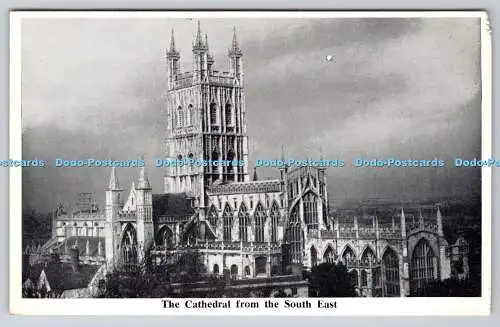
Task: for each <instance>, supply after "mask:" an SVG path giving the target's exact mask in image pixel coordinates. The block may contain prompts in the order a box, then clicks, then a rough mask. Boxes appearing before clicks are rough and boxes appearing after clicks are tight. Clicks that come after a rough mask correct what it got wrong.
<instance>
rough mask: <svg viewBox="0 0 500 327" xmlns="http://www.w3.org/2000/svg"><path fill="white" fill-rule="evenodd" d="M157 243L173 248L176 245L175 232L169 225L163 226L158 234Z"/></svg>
mask: <svg viewBox="0 0 500 327" xmlns="http://www.w3.org/2000/svg"><path fill="white" fill-rule="evenodd" d="M156 245H158V246H163V247H165V248H171V247H172V246H173V245H174V234H173V233H172V230H171V229H170V228H168V227H167V226H163V227H162V228H161V229H160V230H159V231H158V234H157V236H156Z"/></svg>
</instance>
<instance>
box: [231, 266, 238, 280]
mask: <svg viewBox="0 0 500 327" xmlns="http://www.w3.org/2000/svg"><path fill="white" fill-rule="evenodd" d="M237 276H238V266H237V265H232V266H231V277H233V278H236V277H237Z"/></svg>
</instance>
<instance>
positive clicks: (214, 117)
mask: <svg viewBox="0 0 500 327" xmlns="http://www.w3.org/2000/svg"><path fill="white" fill-rule="evenodd" d="M210 125H217V105H216V104H215V103H214V102H212V103H211V104H210Z"/></svg>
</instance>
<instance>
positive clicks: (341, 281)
mask: <svg viewBox="0 0 500 327" xmlns="http://www.w3.org/2000/svg"><path fill="white" fill-rule="evenodd" d="M307 279H308V280H309V296H310V297H356V296H357V294H356V279H357V277H356V275H355V272H348V271H347V267H346V266H345V265H343V264H341V263H338V264H335V263H322V264H320V265H318V266H315V267H313V268H312V269H311V272H310V273H309V274H308V276H307Z"/></svg>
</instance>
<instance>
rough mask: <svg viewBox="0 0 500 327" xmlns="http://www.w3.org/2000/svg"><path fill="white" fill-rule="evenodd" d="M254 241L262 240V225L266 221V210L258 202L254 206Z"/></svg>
mask: <svg viewBox="0 0 500 327" xmlns="http://www.w3.org/2000/svg"><path fill="white" fill-rule="evenodd" d="M254 219H255V242H264V225H265V223H266V212H265V211H264V208H263V207H262V204H261V203H260V202H259V204H257V207H256V208H255V213H254Z"/></svg>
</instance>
